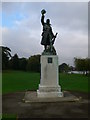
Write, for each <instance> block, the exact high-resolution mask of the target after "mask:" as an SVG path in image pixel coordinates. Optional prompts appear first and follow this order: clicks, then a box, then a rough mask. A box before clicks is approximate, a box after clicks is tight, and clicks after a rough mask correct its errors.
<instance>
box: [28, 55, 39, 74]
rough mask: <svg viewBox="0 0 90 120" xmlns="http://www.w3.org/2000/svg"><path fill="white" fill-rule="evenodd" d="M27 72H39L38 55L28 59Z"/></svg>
mask: <svg viewBox="0 0 90 120" xmlns="http://www.w3.org/2000/svg"><path fill="white" fill-rule="evenodd" d="M27 70H28V71H33V72H40V55H34V56H31V57H30V58H29V59H28V63H27Z"/></svg>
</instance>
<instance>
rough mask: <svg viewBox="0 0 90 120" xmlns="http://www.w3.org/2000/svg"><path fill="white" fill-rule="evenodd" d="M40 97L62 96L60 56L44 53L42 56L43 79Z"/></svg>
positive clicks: (40, 86)
mask: <svg viewBox="0 0 90 120" xmlns="http://www.w3.org/2000/svg"><path fill="white" fill-rule="evenodd" d="M37 96H38V97H62V96H63V93H62V92H61V86H60V85H59V75H58V56H57V55H42V56H41V79H40V84H39V89H38V90H37Z"/></svg>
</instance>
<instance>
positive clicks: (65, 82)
mask: <svg viewBox="0 0 90 120" xmlns="http://www.w3.org/2000/svg"><path fill="white" fill-rule="evenodd" d="M59 81H60V84H61V87H62V90H73V91H84V92H88V77H86V76H83V75H79V74H60V76H59ZM39 83H40V73H30V72H22V71H4V72H3V73H2V92H3V93H12V92H16V91H25V90H28V89H29V90H37V89H38V85H39Z"/></svg>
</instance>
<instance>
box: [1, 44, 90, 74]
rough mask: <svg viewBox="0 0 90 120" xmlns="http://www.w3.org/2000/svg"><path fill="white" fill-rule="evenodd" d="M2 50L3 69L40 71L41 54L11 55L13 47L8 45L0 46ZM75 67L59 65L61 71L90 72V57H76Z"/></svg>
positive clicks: (64, 64)
mask: <svg viewBox="0 0 90 120" xmlns="http://www.w3.org/2000/svg"><path fill="white" fill-rule="evenodd" d="M0 50H2V70H8V69H11V70H23V71H31V72H40V56H41V55H40V54H38V55H33V56H30V57H29V58H24V57H22V58H19V57H18V55H17V54H14V56H12V55H11V49H10V48H8V47H4V46H0ZM74 64H75V67H73V66H69V65H68V64H66V63H62V64H61V65H59V72H65V73H67V72H68V71H73V70H77V71H83V74H85V73H86V74H88V71H89V73H90V58H84V59H81V58H74Z"/></svg>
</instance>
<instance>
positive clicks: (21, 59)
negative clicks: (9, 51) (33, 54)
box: [19, 58, 27, 70]
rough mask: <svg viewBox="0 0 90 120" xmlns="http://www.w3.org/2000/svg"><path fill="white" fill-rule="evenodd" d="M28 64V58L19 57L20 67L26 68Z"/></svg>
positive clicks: (21, 68)
mask: <svg viewBox="0 0 90 120" xmlns="http://www.w3.org/2000/svg"><path fill="white" fill-rule="evenodd" d="M26 66H27V59H26V58H19V69H20V70H26Z"/></svg>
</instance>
